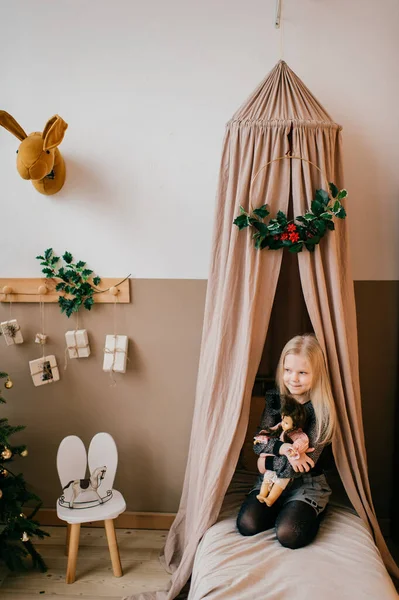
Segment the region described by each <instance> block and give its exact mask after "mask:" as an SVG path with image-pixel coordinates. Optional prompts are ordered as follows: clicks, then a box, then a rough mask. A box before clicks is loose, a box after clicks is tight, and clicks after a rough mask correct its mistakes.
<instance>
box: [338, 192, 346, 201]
mask: <svg viewBox="0 0 399 600" xmlns="http://www.w3.org/2000/svg"><path fill="white" fill-rule="evenodd" d="M347 195H348V192H347V190H341V191H340V192H339V194H338V200H342V199H343V198H346V197H347Z"/></svg>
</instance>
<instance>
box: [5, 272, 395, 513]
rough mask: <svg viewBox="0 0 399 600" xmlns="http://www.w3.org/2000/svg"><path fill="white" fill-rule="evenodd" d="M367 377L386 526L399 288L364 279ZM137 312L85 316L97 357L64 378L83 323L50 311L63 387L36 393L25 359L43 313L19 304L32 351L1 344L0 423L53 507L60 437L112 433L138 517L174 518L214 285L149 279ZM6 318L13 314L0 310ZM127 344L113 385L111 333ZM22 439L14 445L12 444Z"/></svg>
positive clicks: (99, 311)
mask: <svg viewBox="0 0 399 600" xmlns="http://www.w3.org/2000/svg"><path fill="white" fill-rule="evenodd" d="M355 292H356V303H357V312H358V326H359V346H360V372H361V387H362V402H363V414H364V426H365V434H366V444H367V450H368V461H369V471H370V481H371V486H372V491H373V497H374V502H375V506H376V510H377V513H378V515H379V516H380V517H382V518H387V517H389V511H390V502H391V495H392V481H393V474H392V472H393V445H394V444H393V442H394V409H395V403H396V398H397V374H398V329H399V328H398V306H399V305H398V299H399V282H397V281H358V282H355ZM131 293H132V303H131V304H129V305H122V306H117V307H116V309H115V310H116V312H115V313H114V307H113V306H111V305H102V306H95V307H94V309H93V311H92V312H91V313H88V312H85V313H82V316H81V322H83V326H84V327H86V329H87V330H88V332H89V339H90V345H91V351H92V354H91V356H90V357H89V358H88V359H80V360H72V361H69V363H68V368H67V370H66V371H64V370H63V363H64V348H65V338H64V333H65V331H67V330H68V329H73V328H74V326H75V321H74V319H72V318H71V319H70V320H68V319H67V318H66V317H65V316H63V315H61V314H60V312H59V310H58V307H57V306H56V305H48V306H46V307H45V314H46V330H47V333H48V335H49V342H50V343H49V345H48V349H47V350H48V353H49V354H52V353H53V354H55V355H56V357H57V360H58V364H59V366H60V367H61V368H60V372H61V381H60V382H58V383H54V384H50V385H46V386H42V387H38V388H35V387H34V386H33V384H32V381H31V378H30V375H29V367H28V361H29V360H31V359H33V358H37V357H39V356H40V348H39V347H38V346H37V345H36V344H34V343H33V339H34V335H35V333H36V332H37V331H38V330H39V327H40V314H39V306H38V305H34V304H31V305H28V304H18V305H17V304H16V305H14V306H13V309H12V313H13V315H14V316H15V317H16V318H18V320H19V322H20V325H21V328H22V331H23V334H24V338H25V340H26V341H25V342H24V344H22V345H20V346H15V347H6V345H5V343H4V341H3V340H0V356H1V359H0V360H1V362H0V368H2V369H4V370H7V371H9V372H10V374H11V376H12V378H13V379H14V382H15V385H14V388H13V389H12V390H10V391H6V390H4V392H5V394H4V395H5V396H6V398H7V401H8V402H7V404H6V405H5V407H4V408H3V407H2V408H1V414H2V415H4V416H8V417H9V419H10V421H11V422H13V423H16V424H20V423H21V424H25V425H27V429H26V431H25V432H23V433H20V434H18V439H19V440H21V441H23V442H26V443H27V444H28V445H29V451H30V453H29V456H28V457H27V458H26V459H19V461H18V463H17V464H16V465H15V468H16V470H18V469H20V470H22V471H23V472H24V474H25V476H26V479H27V480H28V482H29V483H30V484H32V485H33V488H34V490H35V491H37V493H38V494H39V495H40V496H41V497H42V499H43V501H44V506H45V507H52V506H54V503H55V500H56V497H57V496H58V494H59V492H60V488H59V482H58V478H57V473H56V468H55V456H56V451H57V447H58V444H59V442H60V440H61V439H62V438H63V437H64V436H66V435H69V434H72V433H74V434H77V435H79V436H81V437H82V439H83V441H84V442H85V443H86V444H88V443H89V441H90V439H91V437H92V436H93V435H94V434H95V433H96V432H98V431H109V432H110V433H111V434H112V435H113V436H114V437H115V440H116V442H117V445H118V449H119V467H118V474H117V479H116V487H119V489H120V490H121V491H122V492H123V493H124V495H125V497H126V500H127V504H128V509H129V510H131V511H160V512H174V511H176V510H177V507H178V503H179V499H180V493H181V488H182V483H183V477H184V469H185V464H186V458H187V449H188V443H189V438H190V429H191V418H192V412H193V406H194V395H195V383H196V377H197V369H198V359H199V350H200V341H201V331H202V320H203V312H204V303H205V293H206V281H205V280H188V279H187V280H170V279H167V280H166V279H165V280H162V279H154V280H149V279H147V280H146V279H141V280H133V281H132V282H131ZM0 309H1V316H2V319H6V318H8V315H9V307H8V305H4V304H3V305H2V306H1V307H0ZM114 315H115V317H116V323H117V332H118V333H121V334H127V335H128V336H129V362H128V368H127V373H126V374H125V375H120V376H116V380H117V385H116V386H114V387H112V386H111V385H110V384H111V381H110V378H109V376H108V375H107V374H106V373H103V371H102V359H103V347H104V338H105V334H107V333H113V330H114V325H113V323H114ZM15 438H17V436H15Z"/></svg>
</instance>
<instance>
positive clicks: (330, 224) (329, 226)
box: [327, 221, 335, 231]
mask: <svg viewBox="0 0 399 600" xmlns="http://www.w3.org/2000/svg"><path fill="white" fill-rule="evenodd" d="M327 229H329V230H330V231H334V229H335V225H334V222H333V221H327Z"/></svg>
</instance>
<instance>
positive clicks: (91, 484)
mask: <svg viewBox="0 0 399 600" xmlns="http://www.w3.org/2000/svg"><path fill="white" fill-rule="evenodd" d="M106 472H107V467H97V469H94V471H93V473H92V474H91V476H90V477H88V478H87V479H75V480H71V481H70V482H69V483H67V484H66V485H65V486H64V487H63V488H62V491H64V490H66V489H68V488H69V486H70V485H71V486H72V496H71V498H70V500H69V508H73V505H74V502H75V500H76V498H77V497H78V496H79V494H80V493H81V492H94V493H95V494H97V496H98V499H99V501H100V504H102V503H103V502H104V499H103V498H101V496H100V494H99V493H98V488H99V487H100V485H101V482H102V480H103V479H104V477H105V473H106Z"/></svg>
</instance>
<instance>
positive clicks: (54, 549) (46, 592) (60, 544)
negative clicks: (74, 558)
mask: <svg viewBox="0 0 399 600" xmlns="http://www.w3.org/2000/svg"><path fill="white" fill-rule="evenodd" d="M45 529H46V531H48V532H49V533H50V536H51V537H49V538H47V539H45V540H42V541H41V540H37V541H35V547H36V548H37V550H38V551H39V552H40V554H41V555H42V556H43V558H44V560H45V561H46V563H47V566H48V571H47V573H40V572H39V571H28V572H26V573H18V574H15V573H10V572H8V571H6V570H5V569H3V570H1V569H2V567H1V566H0V598H1V600H30V599H31V598H33V597H35V596H40V598H44V599H46V598H53V599H54V600H77V599H78V598H82V600H101V598H108V599H109V600H121V598H122V597H123V596H126V595H129V594H132V593H136V592H143V591H153V590H158V589H165V588H166V584H167V582H168V581H169V579H170V575H169V574H168V573H166V572H165V571H164V569H163V567H162V566H161V564H160V563H159V559H158V556H159V551H160V549H161V548H162V547H163V545H164V543H165V538H166V535H167V532H166V531H158V530H145V529H117V530H116V535H117V538H118V545H119V552H120V557H121V563H122V568H123V577H114V576H113V574H112V568H111V561H110V557H109V551H108V546H107V539H106V537H105V530H104V529H101V528H83V527H82V529H81V533H80V545H79V555H78V562H77V568H76V581H75V583H72V584H70V585H67V584H66V583H65V573H66V565H67V558H66V556H65V554H64V552H65V534H66V528H64V527H46V528H45Z"/></svg>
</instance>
